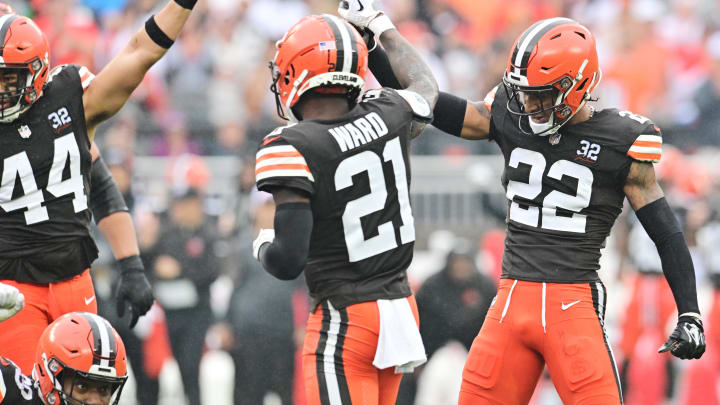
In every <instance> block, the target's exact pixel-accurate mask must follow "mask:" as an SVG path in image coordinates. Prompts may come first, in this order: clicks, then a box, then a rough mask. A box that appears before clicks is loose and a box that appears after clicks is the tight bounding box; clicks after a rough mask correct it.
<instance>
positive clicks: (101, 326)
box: [82, 313, 117, 367]
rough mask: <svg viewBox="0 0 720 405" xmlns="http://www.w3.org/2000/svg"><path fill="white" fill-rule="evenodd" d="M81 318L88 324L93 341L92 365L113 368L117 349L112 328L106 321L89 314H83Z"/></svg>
mask: <svg viewBox="0 0 720 405" xmlns="http://www.w3.org/2000/svg"><path fill="white" fill-rule="evenodd" d="M82 315H83V317H85V319H86V320H87V321H88V323H89V324H90V329H91V330H92V340H93V354H94V356H93V364H98V365H100V366H102V367H115V356H116V355H117V347H116V344H115V335H114V333H113V330H112V327H111V326H110V325H109V324H108V323H107V321H106V320H104V319H102V318H100V317H99V316H97V315H95V314H91V313H83V314H82Z"/></svg>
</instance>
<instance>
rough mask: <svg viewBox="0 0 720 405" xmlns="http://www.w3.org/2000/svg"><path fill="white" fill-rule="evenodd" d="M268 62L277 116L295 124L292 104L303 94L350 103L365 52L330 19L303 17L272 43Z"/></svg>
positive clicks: (348, 30)
mask: <svg viewBox="0 0 720 405" xmlns="http://www.w3.org/2000/svg"><path fill="white" fill-rule="evenodd" d="M276 47H277V52H276V53H275V58H274V59H273V60H272V61H271V62H270V70H271V72H272V85H271V86H270V91H272V92H273V93H274V94H275V102H276V104H277V110H278V115H279V116H280V117H281V118H283V119H288V117H289V119H291V120H293V121H298V117H297V116H296V115H295V114H294V113H293V110H292V108H293V106H295V104H296V103H297V102H298V100H299V99H300V97H301V96H302V95H303V94H305V93H306V92H307V91H308V90H311V89H315V91H318V92H322V93H331V94H346V95H347V97H348V98H349V99H350V100H351V101H355V99H357V97H358V96H359V94H360V90H362V88H363V86H364V85H365V81H364V80H363V77H364V76H365V72H366V71H367V64H368V50H367V46H366V45H365V42H363V40H362V37H361V36H360V34H359V33H358V32H357V31H356V30H355V28H353V27H352V26H351V25H350V24H348V23H347V22H346V21H344V20H343V19H341V18H338V17H336V16H333V15H329V14H323V15H311V16H307V17H305V18H303V19H301V20H300V21H298V22H297V23H296V24H295V25H293V26H292V27H291V28H290V29H289V30H288V32H287V33H285V35H284V36H283V37H282V39H281V40H279V41H278V42H277V43H276Z"/></svg>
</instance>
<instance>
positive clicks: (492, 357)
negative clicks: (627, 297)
mask: <svg viewBox="0 0 720 405" xmlns="http://www.w3.org/2000/svg"><path fill="white" fill-rule="evenodd" d="M606 297H607V295H606V293H605V286H604V285H603V284H602V283H601V282H599V281H598V282H589V283H580V284H555V283H538V282H529V281H519V280H511V279H501V280H500V285H499V288H498V293H497V297H496V299H495V300H494V301H493V303H492V305H491V307H490V309H489V310H488V313H487V316H486V317H485V323H483V326H482V329H481V330H480V333H479V334H478V336H477V337H476V338H475V341H473V344H472V347H471V348H470V354H469V355H468V358H467V360H466V362H465V368H464V370H463V381H462V386H461V388H460V399H459V401H458V405H479V404H493V405H498V404H502V405H516V404H517V405H520V404H522V405H525V404H527V403H528V402H529V401H530V397H531V396H532V394H533V391H534V390H535V385H536V384H537V382H538V379H539V377H540V374H541V373H542V371H543V367H544V366H545V365H547V368H548V371H549V372H550V376H551V377H552V380H553V383H554V384H555V388H556V389H557V392H558V394H559V395H560V398H561V399H562V401H563V403H564V404H567V405H572V404H577V405H580V404H582V405H611V404H621V403H622V400H621V397H622V395H621V392H620V381H619V379H618V373H617V367H616V365H615V360H614V359H613V354H612V350H611V348H610V345H609V343H608V341H607V336H606V335H605V329H604V326H603V322H604V317H605V302H606Z"/></svg>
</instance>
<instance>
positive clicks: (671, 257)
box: [636, 197, 700, 316]
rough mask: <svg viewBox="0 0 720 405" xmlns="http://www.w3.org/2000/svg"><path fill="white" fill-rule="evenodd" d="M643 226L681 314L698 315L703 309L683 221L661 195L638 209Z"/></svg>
mask: <svg viewBox="0 0 720 405" xmlns="http://www.w3.org/2000/svg"><path fill="white" fill-rule="evenodd" d="M636 214H637V217H638V219H639V220H640V223H641V224H642V226H643V228H645V231H646V232H647V233H648V236H650V239H652V241H653V242H655V246H656V247H657V250H658V254H659V255H660V260H661V263H662V269H663V273H664V274H665V278H666V279H667V281H668V284H669V285H670V289H671V290H672V293H673V296H674V297H675V304H676V305H677V309H678V315H686V314H693V315H694V314H698V316H699V313H700V309H699V306H698V301H697V289H696V286H695V268H694V266H693V262H692V257H691V256H690V251H689V250H688V247H687V243H686V242H685V238H684V236H683V233H682V230H681V229H680V224H679V223H678V221H677V219H676V218H675V216H674V214H673V212H672V210H671V209H670V206H669V205H668V204H667V201H666V200H665V198H664V197H663V198H660V199H658V200H656V201H653V202H652V203H650V204H647V205H645V206H643V207H642V208H640V209H639V210H637V211H636Z"/></svg>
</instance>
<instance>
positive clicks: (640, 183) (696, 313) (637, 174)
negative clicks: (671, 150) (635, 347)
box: [624, 161, 705, 359]
mask: <svg viewBox="0 0 720 405" xmlns="http://www.w3.org/2000/svg"><path fill="white" fill-rule="evenodd" d="M624 191H625V195H626V196H627V198H628V201H629V202H630V205H631V206H632V207H633V209H634V210H635V214H636V215H637V217H638V219H639V220H640V223H641V224H642V226H643V228H645V231H646V232H647V233H648V236H650V239H652V241H653V242H655V246H656V247H657V250H658V254H659V255H660V260H661V262H662V269H663V274H665V278H666V279H667V281H668V284H669V285H670V289H671V290H672V293H673V296H674V297H675V304H676V305H677V309H678V323H677V326H676V328H675V330H674V331H673V333H672V335H670V338H669V339H668V340H667V342H665V344H663V346H662V347H661V348H660V350H659V351H660V352H661V353H662V352H666V351H670V352H671V353H672V354H673V355H674V356H676V357H679V358H681V359H699V358H700V356H702V354H703V353H704V352H705V336H704V334H703V325H702V321H701V320H700V309H699V307H698V300H697V291H696V287H695V269H694V267H693V262H692V258H691V256H690V251H689V250H688V247H687V243H686V242H685V237H684V236H683V233H682V230H681V229H680V224H679V223H678V221H677V219H676V218H675V215H674V214H673V212H672V210H671V209H670V206H669V205H668V203H667V201H666V200H665V197H664V194H663V191H662V189H661V188H660V185H658V183H657V180H656V179H655V170H654V168H653V165H652V164H651V163H645V162H638V161H634V162H633V163H632V164H631V165H630V172H629V173H628V176H627V179H626V181H625V186H624Z"/></svg>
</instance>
